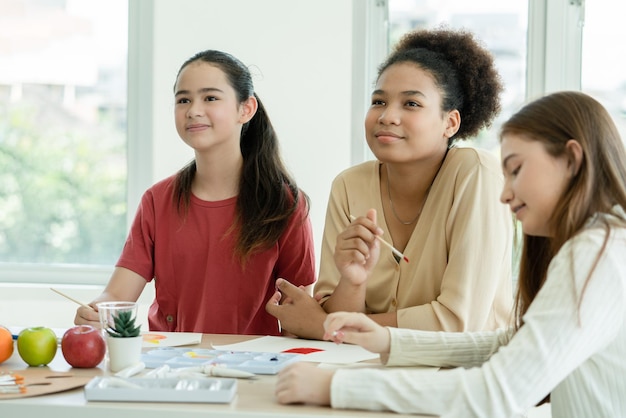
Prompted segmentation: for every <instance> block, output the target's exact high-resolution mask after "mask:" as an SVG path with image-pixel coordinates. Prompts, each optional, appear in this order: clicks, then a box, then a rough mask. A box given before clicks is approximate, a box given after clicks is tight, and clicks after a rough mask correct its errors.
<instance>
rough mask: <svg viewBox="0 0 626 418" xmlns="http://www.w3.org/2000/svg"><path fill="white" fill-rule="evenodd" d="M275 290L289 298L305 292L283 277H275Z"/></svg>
mask: <svg viewBox="0 0 626 418" xmlns="http://www.w3.org/2000/svg"><path fill="white" fill-rule="evenodd" d="M276 290H278V291H279V292H280V293H282V294H283V295H284V296H286V297H288V298H291V299H295V298H297V297H298V296H300V295H302V294H306V292H305V291H304V290H303V289H300V288H299V287H297V286H294V285H293V284H291V283H289V282H288V281H287V280H285V279H276Z"/></svg>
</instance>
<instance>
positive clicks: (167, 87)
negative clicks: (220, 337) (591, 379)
mask: <svg viewBox="0 0 626 418" xmlns="http://www.w3.org/2000/svg"><path fill="white" fill-rule="evenodd" d="M131 1H133V2H135V3H133V6H132V7H136V8H139V9H140V10H139V11H140V13H136V14H135V15H134V16H129V17H130V18H131V19H134V21H133V24H135V25H138V26H140V27H141V28H140V30H139V32H138V33H137V32H135V33H133V31H131V33H130V36H131V38H132V39H134V40H131V50H130V53H131V54H132V55H131V56H130V57H129V65H133V66H134V68H131V69H130V70H129V92H130V94H131V97H129V134H130V136H131V137H132V138H131V139H132V141H133V145H131V147H134V150H135V151H134V152H131V155H129V157H130V165H131V167H130V169H131V170H137V171H136V173H137V176H136V178H139V180H138V181H137V180H136V179H135V180H133V181H134V183H131V185H130V190H129V193H130V194H131V196H130V201H131V206H130V207H129V214H130V217H131V219H132V217H133V216H134V212H135V209H136V204H137V202H138V200H139V196H140V194H141V193H142V192H143V191H144V190H145V189H146V188H147V187H149V186H150V185H151V184H153V183H154V182H156V181H158V180H161V179H162V178H164V177H167V176H169V175H171V174H173V173H174V172H176V171H177V170H178V169H179V168H180V167H182V166H183V165H184V164H185V163H187V162H188V161H189V160H190V159H191V158H192V157H193V153H192V151H191V150H190V149H189V148H188V147H187V146H186V145H185V144H184V143H183V142H182V141H181V140H180V139H179V137H178V134H177V133H176V130H175V126H174V120H173V104H174V101H173V91H172V89H173V84H174V79H175V76H176V73H177V72H178V68H179V67H180V65H181V64H182V63H183V62H184V61H185V60H186V59H187V58H188V57H190V56H192V55H193V54H195V53H196V52H198V51H201V50H204V49H221V50H224V51H227V52H229V53H232V54H233V55H235V56H237V57H238V58H239V59H240V60H242V61H243V62H244V63H245V64H248V65H249V66H250V67H251V69H252V72H253V74H255V76H254V82H255V86H256V90H257V93H258V94H259V96H260V97H261V100H262V101H263V103H264V104H265V106H266V108H267V111H268V113H269V115H270V117H271V119H272V122H273V124H274V127H275V129H276V130H277V132H278V135H279V139H280V141H281V147H282V153H283V158H284V160H285V162H286V165H287V166H288V168H289V169H290V171H291V172H292V174H293V175H294V177H295V179H296V181H297V182H298V183H299V185H300V187H301V188H302V189H303V190H304V191H305V192H306V193H307V194H308V195H309V196H310V198H311V220H312V223H313V228H314V234H315V236H314V238H315V244H316V250H317V252H318V255H319V248H320V243H321V234H322V228H323V224H324V215H325V209H326V202H327V198H328V193H329V188H330V184H331V181H332V179H333V177H334V176H335V175H337V174H338V173H339V172H340V171H341V170H343V169H345V168H347V167H348V166H349V165H350V164H351V161H352V159H354V157H352V159H351V151H352V148H354V147H353V146H351V142H352V141H353V139H354V137H355V136H357V137H359V138H357V139H356V141H357V147H358V144H359V141H360V138H362V133H361V131H360V128H361V127H362V125H361V126H358V125H359V123H360V122H359V121H362V120H363V116H362V115H359V114H355V113H361V110H363V109H364V107H363V102H362V99H363V98H364V97H365V96H364V94H365V93H364V91H356V92H355V90H363V88H364V87H365V86H366V85H369V80H365V78H366V75H365V73H366V72H367V71H366V69H365V65H364V60H365V59H366V57H370V56H371V53H366V52H367V51H366V50H365V43H366V41H365V36H364V34H366V33H368V25H367V24H364V22H363V21H364V20H365V19H364V17H366V16H367V11H366V10H365V9H366V8H367V5H368V4H369V5H372V4H375V1H374V0H316V1H314V2H304V1H293V0H175V1H174V0H154V1H148V0H131ZM135 10H137V9H135ZM355 10H356V11H357V12H355ZM353 22H356V26H357V27H356V28H355V27H353ZM366 23H367V22H366ZM355 33H357V35H356V36H355ZM137 38H140V41H139V42H137ZM146 40H148V42H146ZM133 42H134V45H135V48H134V49H133ZM146 45H147V46H146ZM377 61H379V59H378V58H374V62H377ZM368 93H369V92H368ZM133 94H134V95H133ZM354 97H357V99H356V100H357V101H358V103H357V104H355V99H354ZM353 108H354V109H360V110H359V111H356V112H352V109H353ZM355 121H356V128H355ZM353 131H357V133H356V134H353V133H352V132H353ZM318 263H319V257H318ZM64 274H65V273H64V272H62V271H60V272H54V273H53V271H52V270H51V271H49V272H48V273H47V274H46V276H47V277H59V281H63V282H64V283H79V282H80V280H81V279H80V277H85V278H86V277H87V272H85V274H84V275H82V273H81V271H80V270H79V271H78V272H67V275H69V274H72V275H74V276H76V277H77V281H67V280H64ZM108 275H109V272H100V273H97V274H95V275H94V274H92V275H91V276H89V278H90V279H92V277H93V276H95V277H96V279H94V281H93V282H94V283H100V284H99V285H90V286H86V285H79V284H64V285H59V284H51V285H48V284H45V283H44V284H17V283H0V324H5V325H11V326H34V325H47V326H51V327H58V328H66V327H69V326H71V325H72V322H73V319H74V313H75V310H76V305H75V304H73V303H72V302H70V301H66V300H65V299H63V298H61V297H60V296H58V295H57V294H55V293H53V292H52V291H50V289H49V287H50V286H53V287H55V288H58V289H59V290H61V291H63V292H65V293H67V294H69V295H71V296H72V297H74V298H76V299H78V300H81V301H85V302H87V301H90V300H92V299H93V298H94V297H95V296H97V295H98V294H99V293H100V292H101V290H102V288H103V284H104V283H105V282H106V280H107V279H108ZM15 277H20V276H19V272H16V275H15ZM85 280H87V279H85ZM16 281H21V280H16ZM153 295H154V289H153V287H152V285H149V286H148V287H147V288H146V290H145V291H144V293H143V294H142V296H141V298H140V302H141V306H142V308H141V312H143V313H144V314H145V312H147V307H148V305H149V303H150V302H151V300H152V298H153Z"/></svg>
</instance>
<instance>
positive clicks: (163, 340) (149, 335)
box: [142, 331, 202, 347]
mask: <svg viewBox="0 0 626 418" xmlns="http://www.w3.org/2000/svg"><path fill="white" fill-rule="evenodd" d="M142 335H143V344H142V346H143V347H178V346H181V345H192V344H200V342H201V341H202V333H199V332H162V331H146V332H143V333H142Z"/></svg>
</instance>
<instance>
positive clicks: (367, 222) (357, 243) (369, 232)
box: [335, 209, 383, 264]
mask: <svg viewBox="0 0 626 418" xmlns="http://www.w3.org/2000/svg"><path fill="white" fill-rule="evenodd" d="M382 234H383V230H382V229H381V228H379V227H378V225H377V224H376V210H375V209H370V210H368V211H367V216H361V217H359V218H355V219H354V220H353V221H352V222H351V223H350V225H348V227H347V228H346V229H345V230H344V231H343V232H341V233H340V234H339V235H338V236H337V243H336V247H335V251H342V252H344V254H346V255H347V256H349V257H350V258H352V259H353V260H355V261H357V262H361V263H362V264H363V263H365V261H366V260H367V259H368V258H369V252H370V250H371V249H372V248H375V247H376V246H377V245H378V242H377V240H376V236H377V235H382Z"/></svg>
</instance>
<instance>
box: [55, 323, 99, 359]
mask: <svg viewBox="0 0 626 418" xmlns="http://www.w3.org/2000/svg"><path fill="white" fill-rule="evenodd" d="M61 352H62V353H63V357H65V361H67V362H68V363H69V365H70V366H72V367H78V368H91V367H96V366H97V365H98V364H100V362H101V361H102V359H103V358H104V353H105V352H106V343H105V341H104V338H103V337H102V334H101V333H100V330H99V329H96V328H94V327H92V326H91V325H77V326H75V327H72V328H70V329H68V330H67V331H65V334H63V338H62V339H61Z"/></svg>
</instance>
